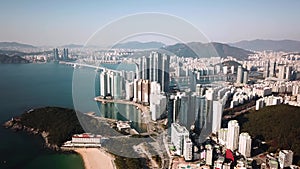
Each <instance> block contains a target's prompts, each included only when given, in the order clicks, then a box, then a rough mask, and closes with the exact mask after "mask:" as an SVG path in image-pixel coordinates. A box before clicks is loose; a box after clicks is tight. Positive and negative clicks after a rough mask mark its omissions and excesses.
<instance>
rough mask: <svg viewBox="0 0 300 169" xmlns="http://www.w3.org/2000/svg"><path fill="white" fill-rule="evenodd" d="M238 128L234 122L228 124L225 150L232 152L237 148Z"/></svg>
mask: <svg viewBox="0 0 300 169" xmlns="http://www.w3.org/2000/svg"><path fill="white" fill-rule="evenodd" d="M239 131H240V126H239V124H238V122H237V121H236V120H231V121H229V122H228V132H227V144H226V146H227V148H228V149H230V150H232V151H234V150H236V149H237V148H238V140H239Z"/></svg>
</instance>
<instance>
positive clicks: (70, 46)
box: [61, 44, 83, 48]
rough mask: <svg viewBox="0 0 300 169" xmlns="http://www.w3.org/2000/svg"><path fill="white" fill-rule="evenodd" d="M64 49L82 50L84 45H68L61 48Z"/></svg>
mask: <svg viewBox="0 0 300 169" xmlns="http://www.w3.org/2000/svg"><path fill="white" fill-rule="evenodd" d="M61 47H62V48H82V47H83V45H77V44H68V45H63V46H61Z"/></svg>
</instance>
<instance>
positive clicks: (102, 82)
mask: <svg viewBox="0 0 300 169" xmlns="http://www.w3.org/2000/svg"><path fill="white" fill-rule="evenodd" d="M107 80H108V79H107V73H106V72H105V71H103V72H101V74H100V96H106V95H107Z"/></svg>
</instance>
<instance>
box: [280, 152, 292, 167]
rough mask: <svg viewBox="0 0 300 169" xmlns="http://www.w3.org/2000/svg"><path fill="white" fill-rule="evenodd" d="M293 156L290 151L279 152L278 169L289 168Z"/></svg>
mask: <svg viewBox="0 0 300 169" xmlns="http://www.w3.org/2000/svg"><path fill="white" fill-rule="evenodd" d="M293 155H294V153H293V151H291V150H281V151H280V152H279V157H278V161H279V166H280V168H285V167H289V166H290V165H292V163H293Z"/></svg>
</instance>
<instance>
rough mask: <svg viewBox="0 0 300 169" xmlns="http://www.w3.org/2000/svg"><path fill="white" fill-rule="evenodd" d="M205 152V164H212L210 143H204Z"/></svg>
mask: <svg viewBox="0 0 300 169" xmlns="http://www.w3.org/2000/svg"><path fill="white" fill-rule="evenodd" d="M205 149H206V153H205V164H206V165H212V164H213V163H212V162H213V148H212V146H211V145H210V144H207V145H205Z"/></svg>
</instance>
